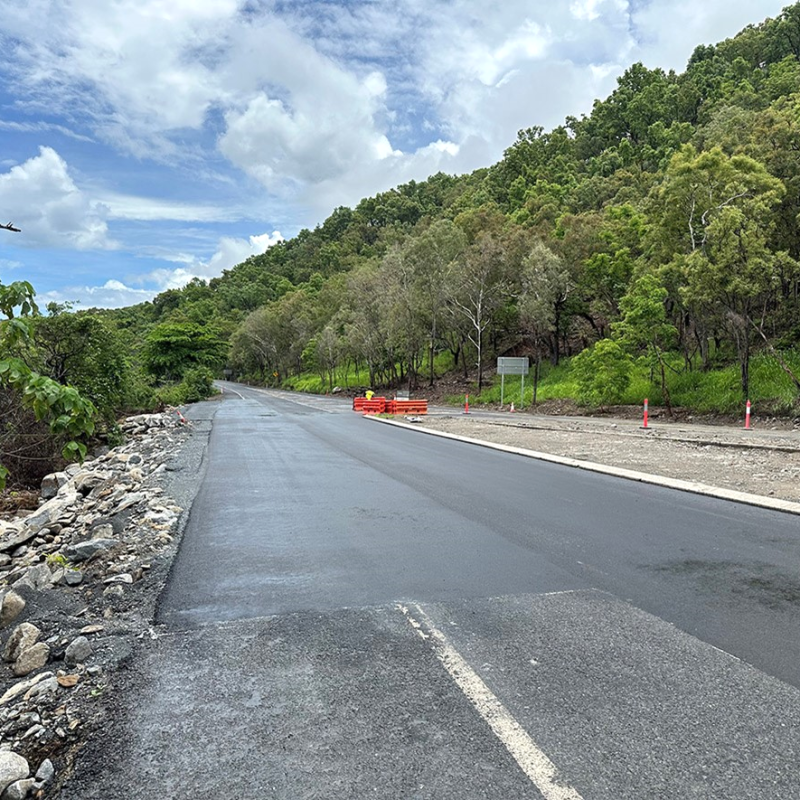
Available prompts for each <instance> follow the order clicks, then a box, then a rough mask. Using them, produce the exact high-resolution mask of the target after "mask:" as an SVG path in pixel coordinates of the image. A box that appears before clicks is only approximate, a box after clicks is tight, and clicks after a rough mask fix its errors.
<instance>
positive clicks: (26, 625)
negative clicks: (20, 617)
mask: <svg viewBox="0 0 800 800" xmlns="http://www.w3.org/2000/svg"><path fill="white" fill-rule="evenodd" d="M41 635H42V632H41V631H40V630H39V629H38V628H37V627H36V626H35V625H31V623H30V622H23V623H22V625H17V627H16V628H14V631H13V632H12V634H11V636H9V637H8V641H7V642H6V646H5V647H4V648H3V660H4V661H9V662H13V661H16V660H17V658H19V654H20V653H21V652H22V651H23V650H27V649H28V648H29V647H32V646H33V645H35V644H36V642H38V641H39V637H40V636H41Z"/></svg>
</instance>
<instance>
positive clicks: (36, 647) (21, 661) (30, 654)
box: [13, 642, 50, 678]
mask: <svg viewBox="0 0 800 800" xmlns="http://www.w3.org/2000/svg"><path fill="white" fill-rule="evenodd" d="M49 658H50V648H49V647H48V646H47V645H46V644H45V643H44V642H37V643H36V644H33V645H31V646H30V647H27V648H26V649H25V650H22V651H21V652H20V654H19V655H18V656H17V660H16V661H15V662H14V667H13V672H14V675H16V676H17V677H18V678H21V677H22V676H24V675H30V674H31V672H35V671H36V670H37V669H41V668H42V667H43V666H44V665H45V664H46V663H47V662H48V660H49Z"/></svg>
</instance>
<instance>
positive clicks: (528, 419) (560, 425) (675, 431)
mask: <svg viewBox="0 0 800 800" xmlns="http://www.w3.org/2000/svg"><path fill="white" fill-rule="evenodd" d="M419 424H420V425H423V426H424V427H426V428H434V429H436V430H441V431H446V432H448V433H454V434H459V435H463V436H469V437H472V438H474V439H483V440H486V441H491V442H495V443H498V444H505V445H511V446H514V447H523V448H526V449H528V450H536V451H538V452H543V453H550V454H553V455H559V456H566V457H570V458H576V459H580V460H582V461H593V462H596V463H600V464H606V465H609V466H616V467H625V468H627V469H633V470H637V471H639V472H647V473H650V474H653V475H664V476H667V477H670V478H681V479H683V480H690V481H699V482H701V483H705V484H708V485H710V486H717V487H723V488H726V489H735V490H737V491H741V492H749V493H752V494H759V495H765V496H768V497H776V498H780V499H783V500H795V501H800V427H798V426H797V425H792V424H791V423H789V424H788V425H787V424H786V422H781V421H777V420H774V421H773V420H765V421H763V422H761V423H758V422H756V423H755V425H754V428H753V429H751V430H749V431H747V430H744V428H743V426H741V425H739V426H737V427H733V426H718V425H715V426H710V425H698V424H687V423H668V422H663V421H660V420H659V421H655V422H653V423H651V424H650V425H649V426H648V428H647V429H646V430H645V429H643V428H642V427H641V424H642V421H641V419H639V420H631V419H622V418H617V419H614V418H608V417H603V418H593V417H554V416H546V415H541V414H537V415H534V414H529V413H524V412H523V413H514V414H511V413H509V412H508V411H506V412H496V413H492V412H477V413H475V412H473V413H471V414H470V415H468V416H467V415H465V414H463V413H460V414H456V413H453V412H452V411H444V410H440V411H436V410H434V409H432V413H431V414H429V415H428V416H427V417H424V418H420V422H419Z"/></svg>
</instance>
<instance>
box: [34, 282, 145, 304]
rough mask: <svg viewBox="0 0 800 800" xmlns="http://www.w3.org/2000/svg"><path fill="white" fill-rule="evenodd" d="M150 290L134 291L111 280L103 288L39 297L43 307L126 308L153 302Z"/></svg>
mask: <svg viewBox="0 0 800 800" xmlns="http://www.w3.org/2000/svg"><path fill="white" fill-rule="evenodd" d="M154 294H155V293H154V292H153V291H152V290H149V289H134V288H132V287H130V286H126V285H125V284H124V283H122V282H121V281H117V280H109V281H106V282H105V283H104V284H103V285H102V286H70V287H66V288H64V289H60V290H59V291H50V292H44V293H42V294H39V295H38V296H37V298H36V299H37V300H38V302H39V305H41V306H42V307H44V306H46V305H47V304H48V303H65V302H69V303H77V304H78V305H79V307H80V308H125V307H126V306H133V305H136V304H138V303H144V302H146V301H147V300H151V299H152V298H153V295H154Z"/></svg>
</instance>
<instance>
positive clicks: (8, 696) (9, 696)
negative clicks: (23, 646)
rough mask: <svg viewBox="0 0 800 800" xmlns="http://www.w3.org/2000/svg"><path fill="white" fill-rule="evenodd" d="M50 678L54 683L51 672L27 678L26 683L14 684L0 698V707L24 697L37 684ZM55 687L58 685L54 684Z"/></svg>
mask: <svg viewBox="0 0 800 800" xmlns="http://www.w3.org/2000/svg"><path fill="white" fill-rule="evenodd" d="M51 678H52V679H53V680H54V681H55V676H54V675H53V673H52V672H42V673H40V674H39V675H35V676H34V677H33V678H28V680H26V681H20V682H19V683H15V684H14V685H13V686H12V687H11V688H9V689H8V690H6V693H5V694H4V695H3V696H2V697H0V706H1V705H3V704H4V703H8V702H9V701H10V700H14V699H15V698H17V697H19V696H20V695H26V694H27V693H28V692H30V691H31V690H32V689H35V688H36V686H37V685H38V684H40V683H42V682H44V681H47V680H49V679H51ZM56 685H58V683H56Z"/></svg>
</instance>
